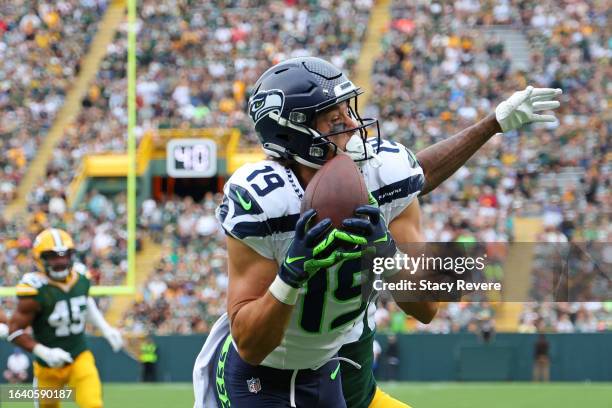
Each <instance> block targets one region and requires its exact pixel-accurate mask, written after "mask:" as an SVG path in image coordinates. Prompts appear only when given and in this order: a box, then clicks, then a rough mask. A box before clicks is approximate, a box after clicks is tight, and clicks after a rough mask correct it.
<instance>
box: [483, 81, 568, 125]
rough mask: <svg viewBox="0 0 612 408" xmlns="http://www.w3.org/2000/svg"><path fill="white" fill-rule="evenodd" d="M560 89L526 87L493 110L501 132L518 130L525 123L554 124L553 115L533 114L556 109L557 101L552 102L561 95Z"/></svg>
mask: <svg viewBox="0 0 612 408" xmlns="http://www.w3.org/2000/svg"><path fill="white" fill-rule="evenodd" d="M562 93H563V91H562V90H561V89H558V88H557V89H553V88H534V87H532V86H528V87H527V88H525V90H523V91H518V92H515V93H513V94H512V96H511V97H510V98H508V99H506V100H505V101H503V102H502V103H500V104H499V105H497V108H495V118H496V119H497V122H498V123H499V125H500V126H501V128H502V132H508V131H510V130H514V129H518V128H520V127H522V126H523V125H525V124H527V123H536V122H554V121H555V120H556V118H555V115H539V114H536V113H534V112H540V111H543V110H550V109H556V108H558V107H559V105H560V104H559V101H553V100H552V99H553V98H554V97H555V96H558V95H561V94H562Z"/></svg>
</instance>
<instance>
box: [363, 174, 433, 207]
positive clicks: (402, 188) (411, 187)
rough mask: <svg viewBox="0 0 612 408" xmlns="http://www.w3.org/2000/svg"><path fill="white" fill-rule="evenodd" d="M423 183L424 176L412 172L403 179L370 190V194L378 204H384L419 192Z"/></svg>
mask: <svg viewBox="0 0 612 408" xmlns="http://www.w3.org/2000/svg"><path fill="white" fill-rule="evenodd" d="M424 184H425V177H424V176H423V175H422V174H420V173H419V174H414V175H412V176H410V177H408V178H405V179H403V180H400V181H396V182H395V183H391V184H388V185H386V186H384V187H381V188H379V189H378V190H376V191H372V195H373V196H374V198H376V201H378V205H384V204H388V203H390V202H392V201H394V200H397V199H399V198H405V197H408V196H410V195H411V194H414V193H418V192H420V191H421V190H422V189H423V185H424Z"/></svg>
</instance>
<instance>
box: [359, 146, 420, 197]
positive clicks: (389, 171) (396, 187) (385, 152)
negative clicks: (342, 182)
mask: <svg viewBox="0 0 612 408" xmlns="http://www.w3.org/2000/svg"><path fill="white" fill-rule="evenodd" d="M371 143H373V147H374V148H375V149H376V148H377V147H378V145H377V144H376V142H375V141H374V142H371ZM378 155H379V157H380V159H381V161H382V165H381V166H380V167H378V168H374V167H373V166H368V175H367V177H366V180H367V181H366V182H368V188H370V189H371V192H372V195H373V196H374V197H375V198H376V199H377V200H378V203H379V205H381V206H382V205H385V204H391V203H393V202H395V201H396V200H402V201H405V200H406V199H410V200H412V198H414V197H416V196H417V195H418V194H419V193H420V192H421V190H422V189H423V186H424V185H425V176H424V175H423V169H422V168H421V166H420V165H419V162H418V161H417V160H416V156H415V155H414V154H413V153H412V152H411V151H410V150H409V149H408V148H406V147H405V146H404V145H402V144H401V143H398V142H393V141H389V140H383V141H382V142H381V144H380V150H379V152H378Z"/></svg>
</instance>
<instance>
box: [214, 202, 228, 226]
mask: <svg viewBox="0 0 612 408" xmlns="http://www.w3.org/2000/svg"><path fill="white" fill-rule="evenodd" d="M228 203H229V200H228V198H227V196H223V202H222V203H221V205H220V206H219V208H218V209H217V218H218V219H219V221H221V223H223V222H225V218H226V217H227V213H228V211H229V206H228Z"/></svg>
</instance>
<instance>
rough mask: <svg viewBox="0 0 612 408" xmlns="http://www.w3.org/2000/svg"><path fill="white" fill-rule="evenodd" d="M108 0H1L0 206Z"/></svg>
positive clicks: (16, 181) (30, 155)
mask: <svg viewBox="0 0 612 408" xmlns="http://www.w3.org/2000/svg"><path fill="white" fill-rule="evenodd" d="M105 8H106V1H105V0H98V1H85V0H64V1H61V2H52V1H41V2H34V1H26V0H20V1H10V2H2V3H0V59H2V65H0V148H1V149H2V151H4V152H5V153H4V154H3V155H2V158H0V167H1V168H2V172H1V175H0V210H2V209H3V208H4V206H5V205H6V204H7V203H8V202H10V201H11V200H12V199H13V198H14V197H15V193H16V187H17V185H18V184H19V182H20V180H21V178H22V177H23V175H24V172H25V170H26V168H27V165H28V163H29V161H30V160H31V159H32V158H33V157H34V155H35V154H36V150H37V148H38V146H39V145H40V143H41V140H42V138H43V137H44V136H45V134H46V133H47V131H48V130H49V128H50V127H51V125H52V123H53V120H54V118H55V116H56V114H57V112H58V110H59V108H60V107H61V106H62V104H63V101H64V97H65V95H66V93H67V92H68V90H69V88H70V83H71V80H72V79H73V78H74V76H75V75H76V74H77V73H78V71H79V66H80V62H81V59H82V57H83V56H84V54H85V52H86V51H87V48H88V46H89V43H90V42H91V39H92V38H93V35H94V34H95V32H96V29H97V22H98V21H99V20H100V19H101V16H102V15H103V13H104V10H105Z"/></svg>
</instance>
